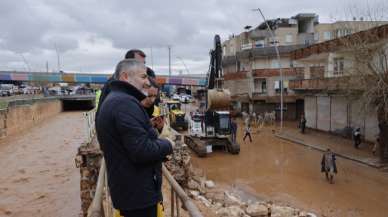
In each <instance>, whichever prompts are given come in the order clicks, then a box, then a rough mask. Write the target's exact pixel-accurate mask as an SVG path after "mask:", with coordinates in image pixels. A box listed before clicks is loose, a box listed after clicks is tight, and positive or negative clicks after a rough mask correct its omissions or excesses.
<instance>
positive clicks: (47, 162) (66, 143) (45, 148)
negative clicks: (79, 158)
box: [0, 112, 86, 217]
mask: <svg viewBox="0 0 388 217" xmlns="http://www.w3.org/2000/svg"><path fill="white" fill-rule="evenodd" d="M84 124H85V123H84V121H83V119H82V113H81V112H64V113H61V114H59V115H56V116H55V117H52V118H50V119H48V120H47V121H45V122H44V123H41V124H39V125H37V126H35V127H34V128H33V129H31V130H28V131H26V132H25V133H22V134H21V135H17V136H13V137H12V138H7V139H5V140H1V141H0V168H1V169H0V216H1V217H3V216H4V217H8V216H9V217H11V216H12V217H30V216H39V217H52V216H56V217H70V216H72V217H73V216H79V213H80V207H81V201H80V194H79V181H80V180H79V179H80V176H79V170H78V169H77V168H76V167H75V164H74V157H75V154H76V152H77V148H78V147H79V145H80V144H81V143H82V142H83V141H84V140H85V135H86V134H85V129H84V128H85V125H84Z"/></svg>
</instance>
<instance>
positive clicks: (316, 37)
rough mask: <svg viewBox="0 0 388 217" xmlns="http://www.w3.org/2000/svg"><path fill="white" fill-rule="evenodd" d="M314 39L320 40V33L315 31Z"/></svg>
mask: <svg viewBox="0 0 388 217" xmlns="http://www.w3.org/2000/svg"><path fill="white" fill-rule="evenodd" d="M314 41H319V33H317V32H315V33H314Z"/></svg>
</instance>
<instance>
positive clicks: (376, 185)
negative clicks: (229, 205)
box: [193, 125, 388, 217]
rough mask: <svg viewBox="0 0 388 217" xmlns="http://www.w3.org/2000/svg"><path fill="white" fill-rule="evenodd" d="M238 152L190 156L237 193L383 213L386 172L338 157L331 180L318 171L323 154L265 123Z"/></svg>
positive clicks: (339, 216) (344, 212)
mask: <svg viewBox="0 0 388 217" xmlns="http://www.w3.org/2000/svg"><path fill="white" fill-rule="evenodd" d="M241 128H242V126H241V125H239V133H238V142H239V143H240V144H241V153H240V154H239V155H231V154H228V153H222V152H215V153H212V154H211V155H210V157H207V158H197V157H193V164H194V166H195V167H199V168H202V169H204V171H205V173H206V174H207V176H208V178H209V179H212V180H215V181H216V182H218V183H220V184H227V185H229V186H233V188H235V189H237V191H238V192H244V194H246V195H252V194H253V195H254V196H256V198H258V199H262V200H272V201H276V202H280V203H283V204H289V205H292V206H295V207H297V208H303V209H307V210H310V211H314V212H315V213H318V214H321V215H322V214H323V215H325V216H330V217H347V216H349V217H357V216H368V217H386V216H387V211H388V206H387V202H388V173H384V172H381V171H379V170H377V169H374V168H371V167H368V166H365V165H361V164H358V163H355V162H353V161H348V160H345V159H341V158H338V159H337V166H338V170H339V171H338V172H339V173H338V175H337V176H336V177H335V184H329V183H328V182H327V181H326V180H325V176H324V174H322V173H320V161H321V156H322V153H321V152H318V151H316V150H311V149H308V148H306V147H305V146H301V145H298V144H293V143H290V142H285V141H283V140H280V139H278V138H276V137H274V135H273V134H272V130H271V129H269V128H267V129H265V130H263V131H261V132H259V133H254V134H253V135H252V137H253V140H254V142H253V143H249V142H248V139H247V140H246V143H244V142H243V141H242V136H243V135H242V129H241Z"/></svg>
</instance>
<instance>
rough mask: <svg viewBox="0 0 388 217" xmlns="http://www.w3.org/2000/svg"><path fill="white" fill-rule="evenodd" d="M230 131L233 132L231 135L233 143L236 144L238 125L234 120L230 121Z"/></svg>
mask: <svg viewBox="0 0 388 217" xmlns="http://www.w3.org/2000/svg"><path fill="white" fill-rule="evenodd" d="M230 130H231V134H232V142H233V143H236V137H237V123H236V122H235V120H234V118H233V119H231V120H230Z"/></svg>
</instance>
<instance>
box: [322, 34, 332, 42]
mask: <svg viewBox="0 0 388 217" xmlns="http://www.w3.org/2000/svg"><path fill="white" fill-rule="evenodd" d="M330 39H331V32H324V33H323V40H330Z"/></svg>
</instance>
